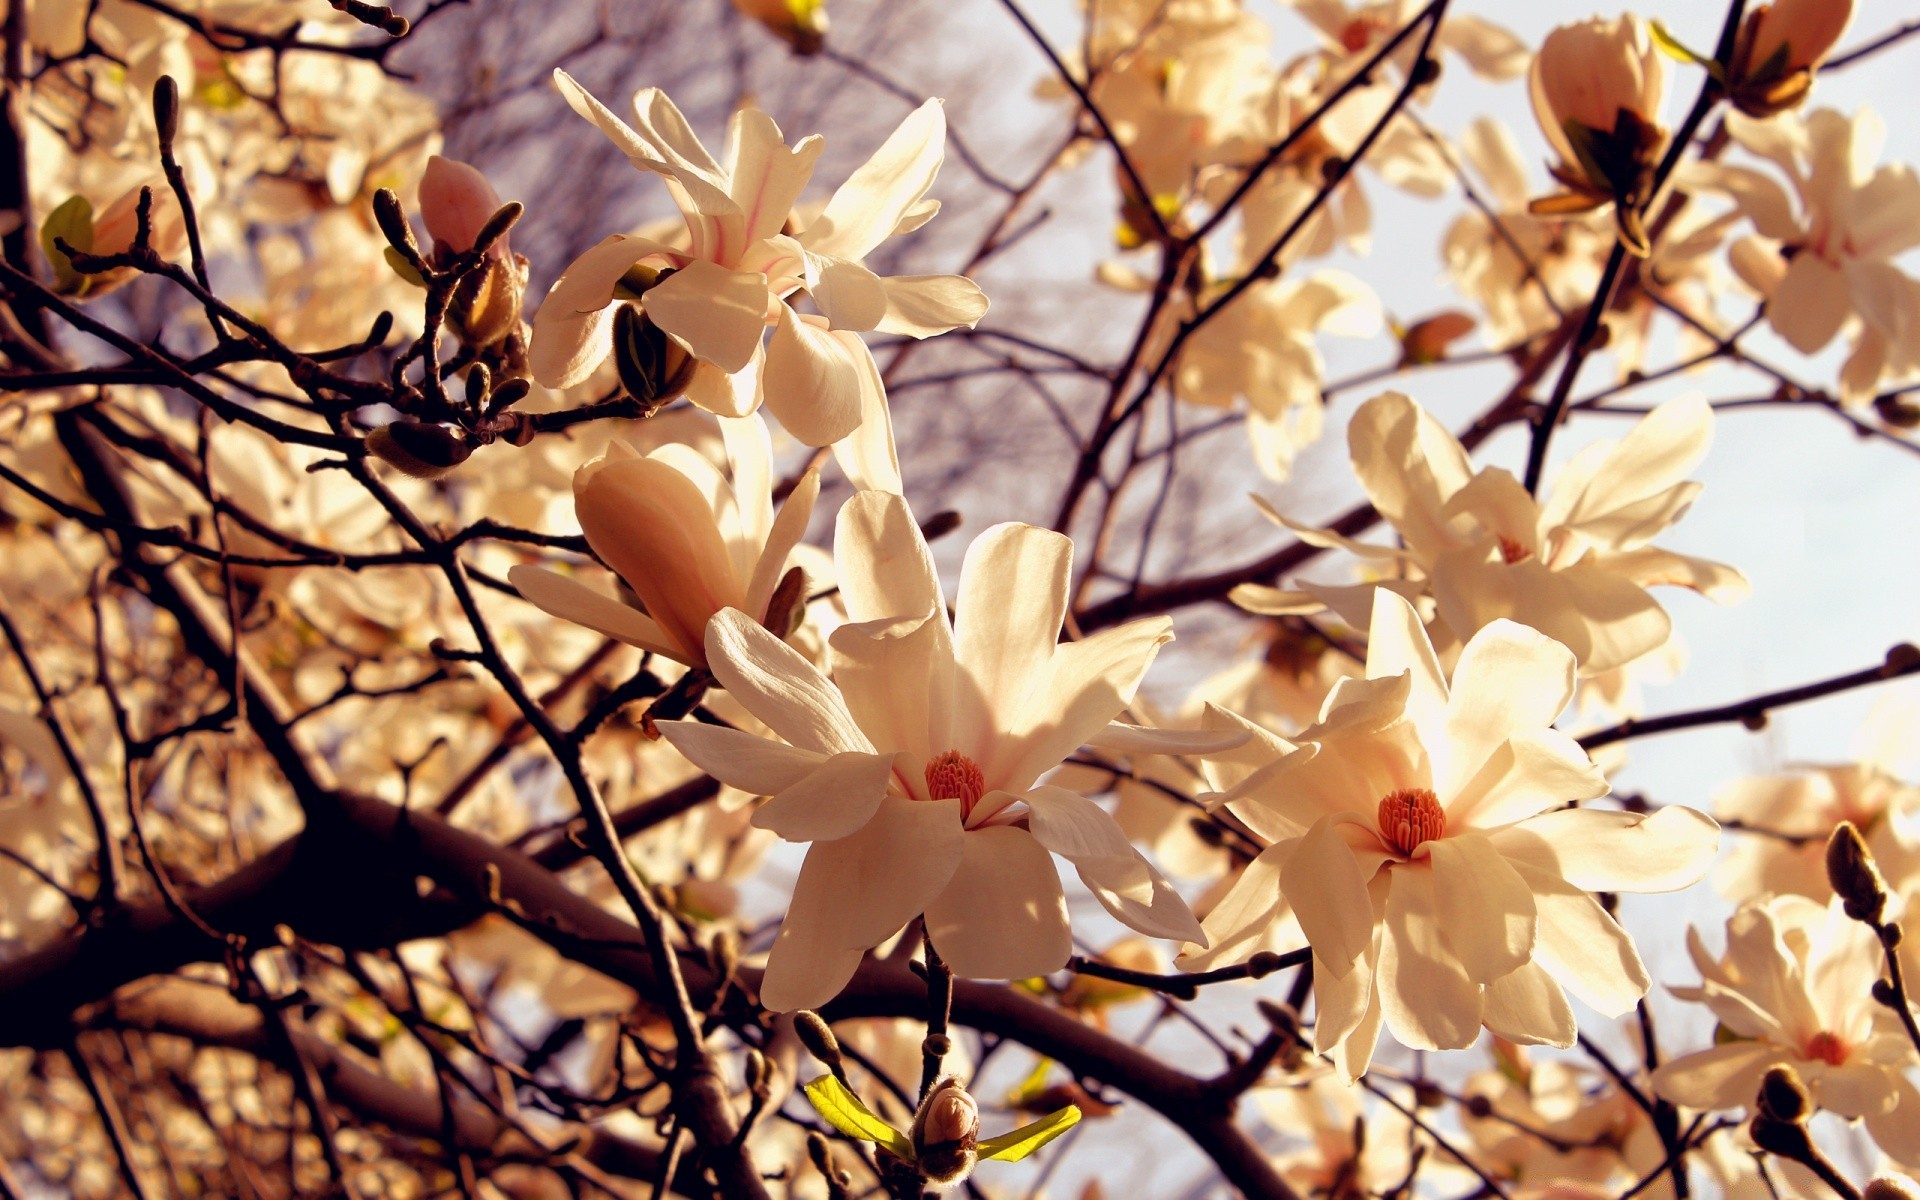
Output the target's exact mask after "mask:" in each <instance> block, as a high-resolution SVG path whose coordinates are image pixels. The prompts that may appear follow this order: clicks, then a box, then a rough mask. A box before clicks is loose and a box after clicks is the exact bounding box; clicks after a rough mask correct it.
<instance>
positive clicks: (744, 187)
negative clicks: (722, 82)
mask: <svg viewBox="0 0 1920 1200" xmlns="http://www.w3.org/2000/svg"><path fill="white" fill-rule="evenodd" d="M727 140H728V151H727V171H726V177H727V179H728V180H729V181H730V185H731V186H730V187H729V189H728V190H729V191H730V192H731V193H732V195H733V199H734V203H736V204H738V205H739V206H740V214H741V215H740V220H739V222H738V225H737V227H735V228H730V230H729V233H730V238H731V237H737V238H738V239H739V241H738V246H741V247H744V246H747V245H749V244H751V243H754V242H758V241H761V240H763V239H765V238H770V237H772V236H774V235H775V234H777V233H779V232H780V230H781V228H782V227H783V226H785V225H786V223H787V218H788V217H789V216H790V215H792V212H793V204H794V201H796V200H798V199H799V198H800V193H801V192H802V191H804V190H806V186H807V180H809V179H811V178H812V177H813V164H814V161H815V160H816V159H818V158H819V157H820V152H821V151H822V150H824V149H826V145H827V144H826V140H825V139H823V138H821V137H819V136H818V135H815V136H813V137H806V138H802V139H800V142H799V144H798V145H796V146H794V147H793V148H792V149H791V150H789V149H788V148H787V141H786V139H785V138H784V137H782V136H781V135H780V127H779V126H778V125H776V124H774V121H773V118H772V117H770V116H768V115H767V114H766V113H764V112H762V111H761V110H760V109H757V108H741V109H737V110H735V112H734V114H733V120H732V122H731V129H730V130H729V137H728V139H727ZM734 248H735V247H729V249H734Z"/></svg>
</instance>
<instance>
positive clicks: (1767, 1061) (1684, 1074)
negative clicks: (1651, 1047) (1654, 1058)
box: [1650, 1042, 1792, 1110]
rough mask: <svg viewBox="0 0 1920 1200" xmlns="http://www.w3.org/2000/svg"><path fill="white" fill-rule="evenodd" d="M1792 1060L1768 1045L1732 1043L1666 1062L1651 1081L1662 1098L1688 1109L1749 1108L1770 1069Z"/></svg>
mask: <svg viewBox="0 0 1920 1200" xmlns="http://www.w3.org/2000/svg"><path fill="white" fill-rule="evenodd" d="M1791 1058H1792V1056H1791V1055H1789V1054H1788V1053H1787V1052H1786V1051H1785V1050H1782V1049H1781V1048H1780V1047H1778V1046H1774V1045H1771V1044H1769V1043H1767V1042H1730V1043H1728V1044H1727V1045H1724V1046H1714V1047H1712V1048H1711V1049H1707V1050H1702V1051H1700V1052H1698V1053H1696V1054H1687V1055H1683V1056H1682V1057H1680V1058H1676V1059H1672V1060H1670V1061H1668V1062H1665V1063H1662V1064H1661V1065H1660V1066H1659V1067H1658V1068H1657V1069H1656V1070H1655V1071H1654V1073H1653V1078H1652V1080H1651V1081H1650V1082H1651V1083H1652V1084H1653V1090H1654V1091H1656V1092H1658V1093H1659V1094H1660V1095H1661V1096H1664V1097H1665V1098H1666V1099H1668V1100H1671V1101H1673V1102H1674V1103H1675V1104H1684V1105H1686V1106H1687V1107H1688V1108H1700V1109H1709V1110H1711V1109H1716V1108H1747V1107H1750V1106H1751V1105H1752V1104H1753V1102H1754V1097H1755V1096H1756V1095H1758V1094H1759V1092H1760V1077H1761V1076H1762V1075H1765V1074H1766V1073H1767V1068H1768V1067H1771V1066H1774V1065H1776V1064H1779V1063H1784V1062H1788V1061H1790V1060H1791Z"/></svg>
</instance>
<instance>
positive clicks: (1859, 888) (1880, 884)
mask: <svg viewBox="0 0 1920 1200" xmlns="http://www.w3.org/2000/svg"><path fill="white" fill-rule="evenodd" d="M1827 882H1828V883H1830V884H1831V885H1833V890H1834V893H1835V894H1836V895H1838V896H1839V897H1840V902H1841V905H1842V906H1843V907H1844V908H1845V909H1846V910H1847V915H1848V916H1849V917H1852V918H1853V919H1854V920H1856V921H1864V922H1866V923H1867V924H1869V925H1872V926H1874V927H1875V928H1876V930H1877V929H1878V927H1879V925H1880V918H1881V916H1882V915H1883V914H1884V913H1885V912H1886V908H1887V881H1886V880H1885V879H1884V878H1883V877H1882V876H1881V874H1880V868H1879V867H1878V866H1877V865H1875V863H1874V861H1873V851H1871V850H1869V849H1867V843H1866V842H1865V841H1864V840H1863V839H1862V838H1861V837H1860V831H1859V830H1858V829H1856V828H1855V827H1854V824H1853V822H1852V821H1842V822H1840V824H1839V825H1837V826H1835V827H1834V830H1833V836H1832V837H1829V838H1828V839H1827Z"/></svg>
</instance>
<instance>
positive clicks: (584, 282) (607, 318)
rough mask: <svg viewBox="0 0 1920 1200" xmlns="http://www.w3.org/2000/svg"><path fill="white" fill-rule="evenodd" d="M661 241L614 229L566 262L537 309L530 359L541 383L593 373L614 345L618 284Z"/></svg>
mask: <svg viewBox="0 0 1920 1200" xmlns="http://www.w3.org/2000/svg"><path fill="white" fill-rule="evenodd" d="M656 248H657V247H656V246H655V244H654V243H652V242H649V241H647V240H646V239H644V238H634V237H627V236H626V235H624V234H618V233H616V234H614V235H613V236H612V237H610V238H607V239H605V240H604V241H602V242H601V243H600V244H599V245H597V246H594V247H593V248H592V249H590V250H588V251H587V252H586V253H585V254H582V255H581V256H580V257H579V258H576V259H574V260H573V261H572V262H571V263H569V264H567V268H566V270H564V271H562V272H560V278H558V279H556V280H554V281H553V287H552V288H551V289H549V290H548V292H547V298H546V299H545V300H543V301H541V303H540V308H539V311H537V312H535V313H534V314H533V341H532V343H531V345H529V347H528V349H527V364H528V366H529V367H530V368H531V369H532V371H533V377H534V379H535V380H537V381H538V382H539V383H540V384H541V385H542V386H544V387H550V388H569V387H572V386H574V385H575V384H577V383H579V382H581V381H582V380H584V379H586V378H587V376H589V375H591V374H593V372H594V368H596V367H598V366H599V365H600V364H601V363H602V362H604V361H606V357H607V354H608V353H609V352H610V351H611V350H612V348H613V342H612V337H611V333H610V330H611V329H612V328H613V311H612V309H611V307H610V305H612V304H613V289H614V286H615V285H616V284H618V283H619V282H620V277H621V276H622V275H624V274H626V273H627V268H629V267H631V266H633V264H635V263H637V262H639V261H640V260H641V259H643V258H645V257H646V256H647V255H648V254H650V253H652V252H653V251H654V250H655V249H656Z"/></svg>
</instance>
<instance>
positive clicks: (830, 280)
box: [807, 253, 887, 333]
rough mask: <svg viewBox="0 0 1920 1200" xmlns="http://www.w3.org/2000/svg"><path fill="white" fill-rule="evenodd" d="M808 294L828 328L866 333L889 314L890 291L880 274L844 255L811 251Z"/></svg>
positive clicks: (808, 259) (808, 265) (808, 263)
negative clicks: (881, 279) (883, 284)
mask: <svg viewBox="0 0 1920 1200" xmlns="http://www.w3.org/2000/svg"><path fill="white" fill-rule="evenodd" d="M807 294H808V295H810V296H812V297H813V302H814V303H815V304H817V305H819V307H820V314H821V315H822V316H824V317H826V319H827V328H828V329H851V330H854V331H856V332H861V333H864V332H866V331H868V330H870V329H872V328H874V326H876V325H878V324H880V319H881V318H882V317H884V316H886V315H887V292H886V289H885V288H883V287H882V286H881V285H880V277H879V276H878V275H875V274H874V273H873V272H872V271H869V270H867V268H865V267H864V266H862V265H860V264H859V263H857V262H850V261H848V260H847V259H844V258H829V257H828V256H826V255H823V254H811V253H809V254H808V255H807Z"/></svg>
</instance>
